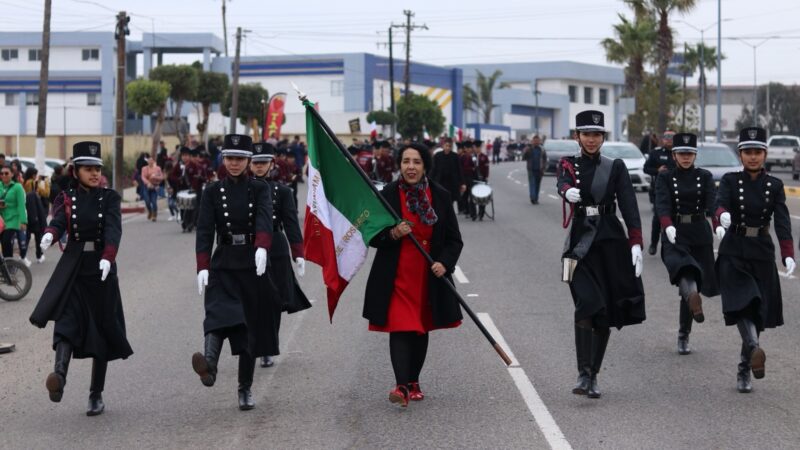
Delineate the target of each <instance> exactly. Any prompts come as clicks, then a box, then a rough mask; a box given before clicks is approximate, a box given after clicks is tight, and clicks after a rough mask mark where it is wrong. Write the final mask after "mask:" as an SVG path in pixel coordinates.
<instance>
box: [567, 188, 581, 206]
mask: <svg viewBox="0 0 800 450" xmlns="http://www.w3.org/2000/svg"><path fill="white" fill-rule="evenodd" d="M564 196H565V197H567V201H568V202H570V203H578V202H579V201H581V190H580V189H578V188H569V189H567V192H566V193H564Z"/></svg>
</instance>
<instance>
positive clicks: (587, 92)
mask: <svg viewBox="0 0 800 450" xmlns="http://www.w3.org/2000/svg"><path fill="white" fill-rule="evenodd" d="M593 92H594V89H592V88H590V87H584V88H583V103H586V104H587V105H591V104H592V93H593Z"/></svg>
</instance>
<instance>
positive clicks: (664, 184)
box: [655, 166, 717, 245]
mask: <svg viewBox="0 0 800 450" xmlns="http://www.w3.org/2000/svg"><path fill="white" fill-rule="evenodd" d="M715 200H716V188H715V187H714V177H713V176H712V175H711V172H709V171H707V170H705V169H699V168H696V167H694V166H692V167H690V168H689V169H681V168H680V167H675V168H674V169H670V170H667V171H666V172H663V173H662V174H661V176H659V177H658V181H656V203H655V205H656V214H657V215H658V219H659V221H660V222H661V228H667V227H668V226H674V227H675V229H676V230H677V233H678V237H677V241H676V242H680V243H682V244H686V245H705V244H712V243H713V241H714V237H713V236H712V234H711V229H710V228H709V227H708V221H707V220H701V219H700V218H699V217H706V216H708V217H712V218H713V219H712V220H713V222H714V228H716V225H717V221H716V218H714V209H715ZM679 214H680V215H682V216H684V221H683V222H682V221H681V219H680V218H678V215H679ZM689 216H694V217H693V218H690V217H689ZM698 216H699V217H698ZM686 220H693V221H691V222H687V221H686Z"/></svg>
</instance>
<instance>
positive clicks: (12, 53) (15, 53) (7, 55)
mask: <svg viewBox="0 0 800 450" xmlns="http://www.w3.org/2000/svg"><path fill="white" fill-rule="evenodd" d="M0 56H2V59H3V61H13V60H15V59H19V50H17V49H15V48H4V49H3V50H2V52H0Z"/></svg>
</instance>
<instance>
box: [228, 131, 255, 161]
mask: <svg viewBox="0 0 800 450" xmlns="http://www.w3.org/2000/svg"><path fill="white" fill-rule="evenodd" d="M252 147H253V140H252V139H251V138H250V136H247V135H245V134H226V135H225V141H224V142H223V144H222V156H236V157H239V158H249V157H251V156H253V150H252Z"/></svg>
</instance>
